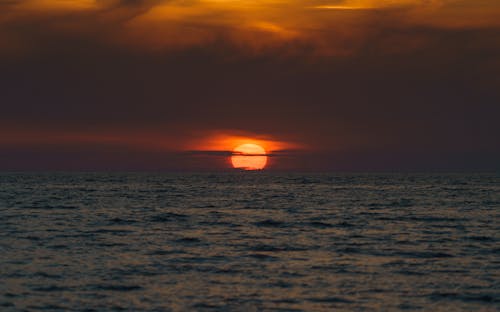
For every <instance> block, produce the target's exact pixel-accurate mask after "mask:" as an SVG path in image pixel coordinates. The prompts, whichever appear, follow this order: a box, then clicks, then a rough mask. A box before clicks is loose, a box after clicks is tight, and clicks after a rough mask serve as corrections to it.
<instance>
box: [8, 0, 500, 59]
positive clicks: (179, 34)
mask: <svg viewBox="0 0 500 312" xmlns="http://www.w3.org/2000/svg"><path fill="white" fill-rule="evenodd" d="M0 12H3V13H0V27H1V26H2V21H3V24H9V23H14V24H15V25H18V24H19V23H23V22H24V21H26V20H29V19H30V18H35V17H34V16H43V15H47V16H50V15H54V14H57V15H58V16H61V15H65V14H66V15H68V17H70V18H61V19H51V20H50V21H47V23H45V25H44V26H42V30H43V29H44V28H43V27H46V28H47V29H46V31H49V32H54V31H59V32H63V33H67V32H75V33H81V32H85V31H88V32H91V33H96V34H97V35H96V36H98V37H99V38H100V40H103V41H105V42H106V43H109V44H119V45H128V46H132V47H134V48H137V49H146V50H165V49H167V50H168V49H185V48H190V47H195V46H212V45H214V44H220V43H221V42H222V43H224V44H226V45H231V46H233V47H236V48H238V49H240V50H242V51H244V52H245V53H260V52H262V51H268V50H273V49H282V50H286V51H292V52H293V50H294V48H293V47H297V50H299V51H303V50H304V49H303V48H304V47H308V49H306V50H308V51H312V53H313V54H316V55H328V56H331V55H344V54H351V53H354V52H356V51H358V50H359V49H362V47H363V46H364V42H365V41H366V40H369V39H373V36H374V34H375V33H376V32H377V31H384V30H387V29H395V30H397V29H403V28H411V27H420V26H425V27H438V28H485V27H486V28H488V27H490V28H494V27H500V20H499V19H498V16H499V15H500V2H498V1H496V0H424V1H421V0H386V1H383V0H344V1H339V0H307V1H306V0H294V1H284V0H257V1H250V0H240V1H235V0H193V1H189V2H186V1H181V0H169V1H165V0H158V1H135V2H133V3H132V2H129V1H120V0H104V1H97V0H22V1H21V0H19V1H15V0H14V2H9V4H8V5H6V4H0ZM381 13H382V14H381ZM70 14H71V15H70ZM78 14H79V15H78ZM7 26H8V25H7ZM16 29H17V28H15V27H13V28H12V30H11V32H10V33H9V27H6V30H4V31H0V35H2V36H1V37H4V38H9V40H4V41H3V42H2V40H1V39H0V49H7V48H8V47H9V42H10V41H11V42H15V43H16V44H17V45H19V46H22V43H20V41H22V40H23V38H15V37H16V35H18V36H21V35H22V34H17V33H15V32H16V31H17V30H16ZM99 29H100V30H102V31H99ZM2 32H4V33H3V34H2ZM12 32H14V34H13V33H12ZM13 37H14V38H13ZM30 39H31V37H30V36H29V35H26V38H24V40H26V41H29V40H30ZM401 40H402V41H403V42H402V44H401V45H403V46H414V43H415V42H424V41H422V40H414V39H409V40H410V41H411V42H410V43H405V42H404V40H406V39H404V38H401ZM2 47H4V48H2ZM392 50H394V49H392Z"/></svg>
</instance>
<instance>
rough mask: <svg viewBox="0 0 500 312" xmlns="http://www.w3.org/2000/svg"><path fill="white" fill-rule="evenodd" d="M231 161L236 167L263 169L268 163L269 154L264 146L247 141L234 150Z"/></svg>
mask: <svg viewBox="0 0 500 312" xmlns="http://www.w3.org/2000/svg"><path fill="white" fill-rule="evenodd" d="M231 163H232V164H233V167H234V168H236V169H243V170H262V169H264V167H266V164H267V154H266V151H265V150H264V148H262V146H260V145H257V144H252V143H246V144H242V145H239V146H238V147H236V148H235V149H234V150H233V155H232V156H231Z"/></svg>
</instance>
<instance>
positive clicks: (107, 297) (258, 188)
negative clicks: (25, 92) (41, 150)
mask: <svg viewBox="0 0 500 312" xmlns="http://www.w3.org/2000/svg"><path fill="white" fill-rule="evenodd" d="M0 235H1V237H0V310H2V311H9V310H13V311H17V310H50V311H56V310H65V311H66V310H77V311H80V310H86V311H92V310H97V311H101V310H158V311H160V310H166V311H169V310H172V311H184V310H186V311H193V310H194V311H205V310H216V311H234V310H236V311H254V310H255V311H260V310H266V311H274V310H284V311H295V310H297V311H301V310H308V311H331V310H332V309H336V310H348V311H374V310H377V311H380V310H382V311H387V310H389V311H390V310H423V311H499V310H500V175H495V174H482V175H479V174H477V175H458V174H450V175H425V174H414V175H413V174H412V175H403V174H393V175H391V174H387V175H376V174H366V175H307V176H304V175H272V174H263V173H248V174H247V173H241V174H221V175H208V174H206V175H149V174H90V173H89V174H37V175H30V174H2V175H0Z"/></svg>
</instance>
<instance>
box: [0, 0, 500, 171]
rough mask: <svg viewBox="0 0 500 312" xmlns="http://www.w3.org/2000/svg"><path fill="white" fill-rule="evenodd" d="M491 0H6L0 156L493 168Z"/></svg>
mask: <svg viewBox="0 0 500 312" xmlns="http://www.w3.org/2000/svg"><path fill="white" fill-rule="evenodd" d="M498 16H500V2H499V1H498V0H420V1H417V0H385V1H384V0H378V1H375V0H293V1H285V0H255V1H249V0H241V1H237V0H0V170H2V171H4V170H27V171H31V170H113V171H114V170H139V171H140V170H147V171H149V170H162V171H221V170H222V171H223V170H230V169H231V164H230V160H229V156H230V155H231V151H232V150H233V149H234V148H235V147H236V146H237V145H238V144H243V143H258V144H260V145H261V146H262V147H264V148H265V149H266V152H267V153H268V155H269V161H268V165H267V167H266V169H267V170H271V171H273V170H275V171H319V172H330V171H477V170H480V171H484V170H500V161H499V159H500V144H499V142H500V140H499V138H500V121H499V120H500V19H499V18H498Z"/></svg>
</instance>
